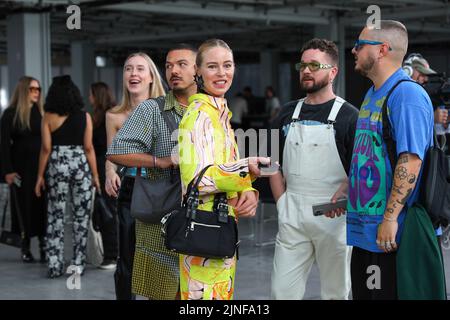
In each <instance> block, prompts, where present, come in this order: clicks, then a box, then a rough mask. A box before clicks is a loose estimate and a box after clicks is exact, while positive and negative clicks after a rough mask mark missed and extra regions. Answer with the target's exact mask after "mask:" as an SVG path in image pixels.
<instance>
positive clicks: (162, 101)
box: [155, 97, 178, 135]
mask: <svg viewBox="0 0 450 320" xmlns="http://www.w3.org/2000/svg"><path fill="white" fill-rule="evenodd" d="M155 101H156V103H157V104H158V107H159V111H160V112H161V116H162V117H163V119H164V122H165V124H166V126H167V128H168V129H169V132H170V135H172V133H173V132H174V131H175V130H177V129H178V125H177V122H176V121H175V117H174V116H173V114H172V112H170V110H164V106H165V105H166V98H165V97H158V98H156V99H155Z"/></svg>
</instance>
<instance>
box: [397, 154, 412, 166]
mask: <svg viewBox="0 0 450 320" xmlns="http://www.w3.org/2000/svg"><path fill="white" fill-rule="evenodd" d="M408 160H409V159H408V154H402V155H401V156H400V157H399V158H398V161H397V166H398V165H399V164H404V163H407V162H408Z"/></svg>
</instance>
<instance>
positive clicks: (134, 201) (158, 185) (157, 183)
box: [130, 168, 181, 224]
mask: <svg viewBox="0 0 450 320" xmlns="http://www.w3.org/2000/svg"><path fill="white" fill-rule="evenodd" d="M139 169H140V168H139ZM139 169H138V172H140V170H139ZM170 176H171V177H170V178H169V179H158V180H148V179H145V178H143V177H141V176H139V175H137V176H136V177H135V179H134V186H133V194H132V198H131V208H130V214H131V216H132V217H134V218H136V219H138V220H139V221H141V222H145V223H152V224H158V223H160V222H161V219H162V217H164V215H166V214H167V213H168V212H171V211H173V210H175V209H177V208H179V207H180V204H181V178H180V171H179V170H178V169H172V171H171V174H170Z"/></svg>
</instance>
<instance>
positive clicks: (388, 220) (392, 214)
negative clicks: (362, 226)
mask: <svg viewBox="0 0 450 320" xmlns="http://www.w3.org/2000/svg"><path fill="white" fill-rule="evenodd" d="M421 165H422V160H420V158H419V157H418V156H417V155H415V154H411V153H402V154H401V155H400V157H399V158H398V161H397V165H396V166H395V172H394V177H393V182H392V189H391V195H390V197H389V199H388V203H387V206H386V211H385V212H384V217H383V222H382V223H381V224H380V226H379V229H378V236H377V244H378V247H379V248H380V249H381V250H384V251H385V252H388V251H391V250H388V249H386V246H385V243H386V242H388V243H391V244H392V243H394V244H392V245H391V246H392V248H393V250H395V249H396V248H397V245H396V244H395V236H396V234H397V229H398V224H397V217H398V216H399V214H400V212H401V211H402V209H403V207H404V206H405V204H406V201H407V200H408V198H409V197H410V196H411V193H412V192H413V190H414V188H415V186H416V183H417V179H418V176H419V172H420V167H421Z"/></svg>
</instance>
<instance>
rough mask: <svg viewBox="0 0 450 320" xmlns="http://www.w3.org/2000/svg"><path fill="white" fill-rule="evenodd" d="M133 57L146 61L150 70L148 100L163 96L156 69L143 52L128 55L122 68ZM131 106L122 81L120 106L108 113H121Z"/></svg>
mask: <svg viewBox="0 0 450 320" xmlns="http://www.w3.org/2000/svg"><path fill="white" fill-rule="evenodd" d="M133 57H142V58H144V59H145V61H147V64H148V68H149V70H150V75H151V76H152V79H153V81H152V83H150V86H149V89H148V98H149V99H150V98H156V97H159V96H163V95H165V94H166V92H165V91H164V87H163V85H162V81H161V76H160V75H159V72H158V69H157V68H156V65H155V63H154V62H153V60H152V59H151V58H150V57H149V56H148V55H147V54H146V53H143V52H136V53H132V54H130V55H129V56H128V57H127V59H126V60H125V63H124V64H123V66H124V68H125V66H126V64H127V62H128V60H130V59H131V58H133ZM132 107H133V106H132V105H131V98H130V92H128V89H127V86H126V83H125V81H123V85H122V101H121V102H120V104H119V105H118V106H117V107H115V108H114V109H111V110H110V111H109V112H112V113H122V112H126V111H128V110H130V109H131V108H132Z"/></svg>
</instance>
